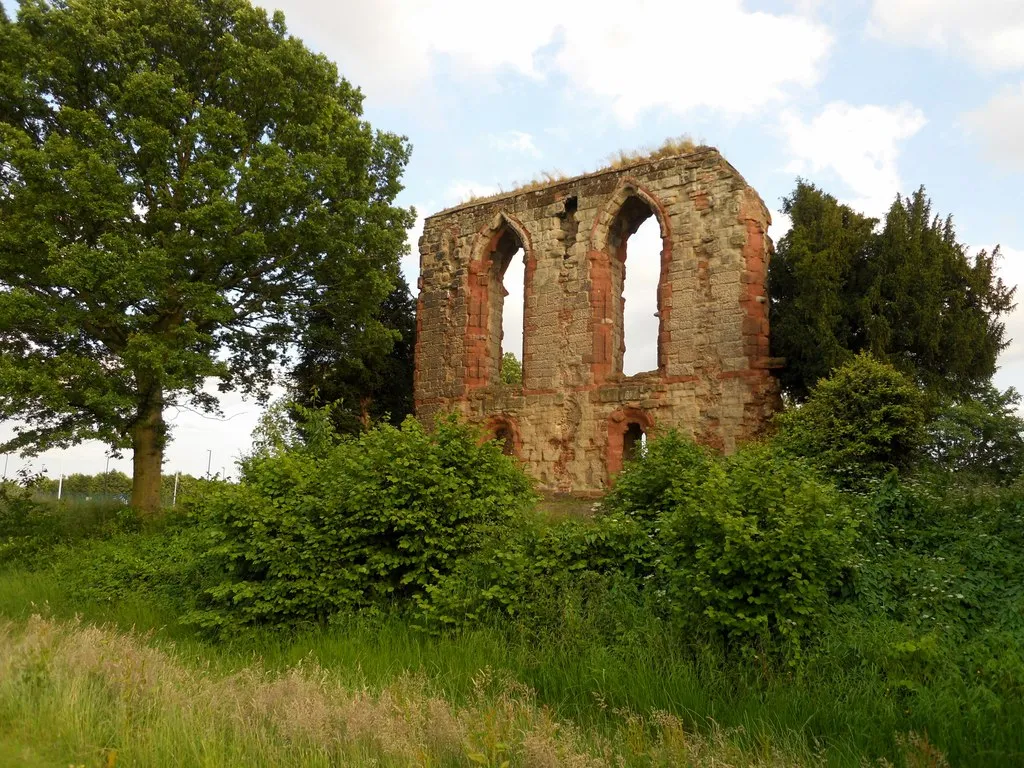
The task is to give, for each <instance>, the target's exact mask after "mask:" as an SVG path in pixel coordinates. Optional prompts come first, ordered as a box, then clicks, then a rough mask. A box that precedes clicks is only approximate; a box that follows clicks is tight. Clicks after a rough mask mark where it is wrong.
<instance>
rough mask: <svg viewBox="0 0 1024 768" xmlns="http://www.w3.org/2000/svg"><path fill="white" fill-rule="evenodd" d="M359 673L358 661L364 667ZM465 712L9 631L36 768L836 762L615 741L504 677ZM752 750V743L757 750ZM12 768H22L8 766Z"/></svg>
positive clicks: (647, 722)
mask: <svg viewBox="0 0 1024 768" xmlns="http://www.w3.org/2000/svg"><path fill="white" fill-rule="evenodd" d="M353 668H354V669H358V667H350V668H349V669H353ZM470 683H471V685H470V690H468V691H467V693H466V696H465V697H464V698H463V699H462V701H461V702H459V703H457V704H454V703H452V702H451V701H450V700H448V699H446V698H444V697H443V696H441V695H439V694H438V693H437V691H436V688H435V685H434V682H433V680H432V679H431V678H430V677H429V676H427V675H426V674H424V673H418V674H410V673H408V672H404V671H403V672H401V673H398V674H396V675H394V676H393V678H392V679H391V681H390V682H389V683H387V684H386V685H381V686H377V687H369V686H368V685H366V684H365V683H360V682H359V681H358V680H356V681H351V680H350V681H346V680H344V679H342V678H340V677H339V676H338V675H337V674H336V673H335V672H333V671H332V670H330V669H328V668H326V667H324V666H323V665H322V664H321V663H320V662H319V661H318V660H316V659H314V658H312V657H311V656H306V657H303V658H302V659H301V660H300V661H299V663H297V664H295V665H293V666H291V667H289V668H287V669H285V670H281V671H268V670H267V669H266V668H264V667H263V666H262V665H260V664H259V663H252V664H250V665H248V666H246V667H243V668H240V669H238V670H237V671H235V672H233V673H230V674H224V673H221V672H217V671H214V670H211V669H209V668H208V667H204V666H202V665H188V664H186V663H183V662H182V660H181V659H179V658H176V657H175V656H174V655H173V654H172V653H169V652H167V651H165V650H160V649H156V648H153V647H151V646H150V645H148V644H147V643H146V642H144V641H143V640H141V639H139V638H138V637H137V636H132V635H127V634H124V633H121V632H117V631H115V630H112V629H109V628H103V627H96V626H90V625H83V624H81V623H79V622H57V621H53V620H48V619H42V618H39V617H32V618H30V619H28V620H25V621H21V622H10V621H4V622H0V756H3V755H4V754H5V753H6V755H7V756H9V757H11V758H12V759H13V760H16V761H18V762H21V763H22V764H26V765H35V764H38V765H42V764H68V763H70V764H72V765H89V766H92V765H96V766H101V765H102V766H114V765H117V764H124V765H133V766H167V765H177V766H191V765H197V766H198V765H202V766H240V765H245V766H264V765H265V766H292V765H294V766H320V765H323V766H328V765H346V766H348V765H352V766H362V765H375V766H392V765H393V766H409V765H420V766H449V765H450V766H466V765H485V766H499V765H524V766H531V767H533V766H538V767H541V768H543V767H544V766H552V767H553V766H579V767H580V768H584V767H585V766H594V768H597V767H599V766H632V765H637V766H639V765H645V766H647V765H665V766H671V765H752V766H753V765H758V766H760V765H765V766H767V765H778V766H783V765H797V764H811V763H819V762H821V758H820V756H817V755H815V754H813V753H806V752H805V753H802V754H801V753H790V752H788V751H787V750H786V749H785V748H780V746H779V745H774V744H771V743H767V742H764V743H761V744H756V745H754V744H750V743H749V739H748V738H747V737H746V734H743V733H742V732H740V731H729V730H726V729H722V728H718V727H716V728H714V729H712V730H711V731H710V735H700V734H697V733H695V732H693V731H692V730H690V729H688V728H687V727H686V726H685V725H684V723H683V721H682V720H681V719H680V718H678V717H676V716H674V715H672V714H670V713H668V712H666V711H652V712H650V713H646V714H641V713H638V712H634V711H629V710H625V709H618V710H615V711H613V712H611V713H609V715H608V725H607V727H606V728H605V729H603V730H602V731H600V732H597V731H587V730H583V729H581V728H579V727H577V726H574V725H573V724H572V723H571V722H568V721H565V720H561V719H559V718H558V717H557V715H556V714H555V713H554V711H553V710H551V709H550V708H548V707H545V706H542V705H540V704H538V702H537V699H536V696H535V694H534V692H533V691H532V690H531V689H530V688H529V687H528V686H525V685H523V684H522V683H520V682H518V681H517V680H515V679H514V678H512V677H510V676H508V675H507V674H504V673H498V672H495V671H494V670H493V669H492V668H490V667H482V668H480V669H478V670H476V671H475V673H474V675H473V677H472V680H471V681H470ZM744 742H747V743H744ZM8 764H11V763H8Z"/></svg>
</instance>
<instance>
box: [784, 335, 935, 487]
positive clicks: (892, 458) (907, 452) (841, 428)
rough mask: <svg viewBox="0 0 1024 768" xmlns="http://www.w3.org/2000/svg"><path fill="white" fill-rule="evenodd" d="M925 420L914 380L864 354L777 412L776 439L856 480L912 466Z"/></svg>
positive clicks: (844, 479) (842, 476)
mask: <svg viewBox="0 0 1024 768" xmlns="http://www.w3.org/2000/svg"><path fill="white" fill-rule="evenodd" d="M923 422H924V400H923V397H922V395H921V392H920V390H919V389H918V388H917V387H916V386H915V385H914V383H913V382H912V381H910V380H909V379H908V378H907V377H906V376H904V375H903V374H901V373H900V372H899V371H897V370H896V369H895V368H893V367H892V366H891V365H888V364H886V363H882V362H879V361H878V360H875V359H874V358H873V357H871V356H870V355H868V354H860V355H858V356H857V357H855V358H853V359H852V360H851V361H850V362H848V363H846V364H845V365H843V366H842V367H841V368H839V369H838V370H837V371H836V372H835V373H834V374H833V375H832V376H831V377H830V378H828V379H822V380H821V381H819V382H818V383H817V385H816V386H815V387H814V388H813V389H812V390H811V393H810V396H809V397H808V399H807V402H806V403H804V404H803V405H802V406H799V407H795V408H791V409H790V410H788V411H786V412H785V413H783V414H781V415H780V416H778V417H777V418H776V423H777V425H778V434H777V436H776V444H777V445H779V446H781V447H784V448H785V449H787V450H789V451H792V452H793V453H796V454H797V455H799V456H804V457H806V458H807V459H808V460H810V461H812V462H814V463H815V464H817V465H818V466H820V467H821V468H823V469H824V470H825V471H826V472H828V473H830V474H831V475H833V476H834V477H836V478H837V480H838V481H839V482H841V483H842V484H844V485H855V484H857V483H859V482H862V481H864V480H865V479H868V478H879V477H882V476H884V475H885V474H886V473H887V472H889V471H891V470H893V469H897V470H903V469H906V468H908V467H909V466H910V465H911V464H912V462H913V460H914V459H915V458H916V457H917V455H918V450H919V447H920V445H921V443H922V440H923V432H922V424H923Z"/></svg>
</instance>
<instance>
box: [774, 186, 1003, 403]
mask: <svg viewBox="0 0 1024 768" xmlns="http://www.w3.org/2000/svg"><path fill="white" fill-rule="evenodd" d="M783 210H784V211H785V213H787V214H788V215H789V216H790V217H791V218H792V221H793V226H792V229H790V231H789V232H788V233H787V234H786V235H785V236H784V237H783V238H782V239H781V240H780V242H779V244H778V250H777V252H776V254H775V257H774V258H773V260H772V264H771V269H770V272H769V291H770V295H771V300H772V304H771V322H772V349H773V353H774V354H775V355H778V356H780V357H784V358H786V367H785V369H784V370H783V371H781V373H780V379H781V382H782V385H783V390H784V391H785V392H786V394H788V395H789V396H790V397H792V398H794V399H796V400H803V399H804V398H806V396H807V394H808V392H809V391H810V388H811V387H812V386H813V385H814V384H815V383H816V382H817V381H818V380H819V379H821V378H824V377H826V376H828V375H829V374H830V372H831V371H833V370H835V369H836V368H837V367H839V366H840V365H842V364H844V363H845V362H847V361H848V360H850V359H851V358H852V357H853V356H854V355H856V354H857V353H859V352H862V351H869V352H871V354H872V355H874V356H875V357H876V358H877V359H879V360H884V361H886V362H889V363H891V364H893V365H895V366H896V367H897V368H899V369H900V370H902V371H903V372H904V373H906V374H907V375H909V376H911V377H912V378H913V379H914V380H915V381H916V382H917V383H918V384H919V385H920V386H923V387H924V388H925V389H926V391H928V392H929V393H930V394H931V396H932V397H931V398H930V399H931V400H932V401H933V402H934V401H937V400H938V399H940V398H953V399H964V398H969V397H971V396H972V395H973V394H974V393H977V392H979V391H981V390H982V389H983V388H984V387H985V386H986V385H987V384H988V383H989V381H990V380H991V378H992V375H993V373H995V369H996V358H997V357H998V355H999V352H1000V351H1001V350H1003V349H1004V348H1005V347H1006V345H1007V344H1008V343H1009V342H1008V340H1007V339H1005V338H1004V336H1005V326H1004V324H1003V322H1002V320H1001V318H1002V316H1003V315H1005V314H1006V313H1007V312H1009V311H1010V310H1011V309H1012V308H1013V306H1014V305H1013V295H1014V291H1015V289H1014V288H1010V287H1008V286H1006V285H1004V284H1003V282H1002V281H1001V280H1000V279H999V278H998V277H997V276H996V274H995V263H996V260H997V259H998V256H999V249H998V247H997V248H996V249H994V250H993V251H992V253H988V252H986V251H980V252H978V253H977V254H976V255H974V256H973V257H972V256H970V255H969V254H968V253H967V249H966V247H965V246H963V245H962V244H961V243H959V242H958V241H957V239H956V232H955V230H954V227H953V221H952V217H947V218H945V219H942V218H940V217H938V216H933V215H932V211H931V202H930V201H929V199H928V198H927V196H926V195H925V191H924V188H923V187H922V188H921V189H918V190H917V192H915V193H914V194H913V195H912V196H911V197H907V198H904V197H897V199H896V200H895V201H894V202H893V204H892V206H891V208H890V209H889V212H888V214H887V215H886V217H885V221H884V223H883V225H882V228H881V230H880V231H876V225H877V223H878V222H877V221H876V220H874V219H870V218H867V217H865V216H862V215H860V214H858V213H857V212H855V211H853V210H852V209H851V208H849V207H848V206H845V205H841V204H840V203H838V202H837V201H836V199H835V198H834V197H832V196H831V195H828V194H825V193H824V192H822V191H821V190H819V189H818V188H816V187H815V186H814V185H812V184H808V183H806V182H803V181H799V182H798V183H797V187H796V190H795V191H794V193H793V194H792V196H790V197H788V198H785V200H784V201H783Z"/></svg>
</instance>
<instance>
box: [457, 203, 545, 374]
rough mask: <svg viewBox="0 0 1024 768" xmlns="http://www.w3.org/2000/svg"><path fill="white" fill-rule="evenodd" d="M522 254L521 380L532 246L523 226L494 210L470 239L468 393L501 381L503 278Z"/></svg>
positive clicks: (532, 264) (530, 283)
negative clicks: (488, 220) (490, 217)
mask: <svg viewBox="0 0 1024 768" xmlns="http://www.w3.org/2000/svg"><path fill="white" fill-rule="evenodd" d="M520 250H522V253H523V262H524V270H525V274H524V278H523V286H524V297H523V298H524V311H523V326H524V327H523V349H524V355H523V360H522V361H521V362H522V364H523V376H524V380H525V376H526V368H527V360H526V354H525V349H526V338H527V335H526V325H527V317H526V305H527V304H528V302H527V301H526V299H527V298H528V297H529V295H530V293H531V291H532V276H533V271H534V269H535V268H536V260H535V258H534V255H533V253H534V251H533V242H532V240H531V238H530V233H529V231H528V230H527V229H526V227H524V226H523V224H522V222H521V221H519V220H518V219H517V218H515V217H514V216H512V215H511V214H508V213H506V212H505V211H499V212H498V213H496V214H495V215H494V217H493V218H492V219H491V220H490V222H488V224H487V225H485V226H484V227H483V228H481V229H480V230H479V231H478V232H477V233H476V235H474V239H473V243H472V246H471V251H470V253H471V256H470V261H469V264H468V273H467V279H468V281H469V284H468V291H467V298H468V300H467V313H468V318H467V322H466V336H465V349H466V379H465V380H466V386H467V388H470V389H473V388H477V387H485V386H489V385H491V384H496V383H498V382H499V381H500V373H501V356H502V315H503V311H504V305H505V295H506V293H507V292H506V291H505V287H504V283H503V279H504V276H505V272H506V270H507V269H508V268H509V267H510V265H511V264H512V260H513V257H514V256H515V255H516V254H517V253H519V251H520Z"/></svg>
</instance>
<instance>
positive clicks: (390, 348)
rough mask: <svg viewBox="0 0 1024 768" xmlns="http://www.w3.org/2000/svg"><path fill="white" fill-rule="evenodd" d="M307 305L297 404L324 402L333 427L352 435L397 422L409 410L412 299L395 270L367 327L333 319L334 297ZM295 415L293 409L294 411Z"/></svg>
mask: <svg viewBox="0 0 1024 768" xmlns="http://www.w3.org/2000/svg"><path fill="white" fill-rule="evenodd" d="M333 285H334V283H333V282H332V283H331V284H328V285H326V286H325V288H324V293H325V299H324V300H323V301H321V302H319V303H318V304H317V305H315V306H313V307H312V308H311V312H310V320H309V322H308V323H307V324H306V332H305V334H304V335H303V338H302V343H301V347H302V351H301V355H300V360H299V363H298V365H296V367H295V370H294V371H293V372H292V382H293V385H294V389H295V396H296V400H297V402H298V403H300V404H302V405H304V406H307V407H314V406H316V405H325V404H330V405H331V406H332V408H331V415H332V419H333V422H334V427H335V428H336V429H337V430H338V431H339V432H342V433H346V434H352V433H356V432H359V431H362V430H364V429H367V428H368V427H369V426H370V425H371V424H373V423H375V422H378V421H381V420H384V419H387V420H388V421H390V422H391V423H392V424H394V425H396V426H397V425H400V424H401V423H402V421H403V420H404V419H405V417H406V416H408V415H409V414H410V413H412V410H413V391H412V384H413V352H414V350H415V347H416V301H415V299H413V297H412V294H411V293H410V292H409V285H408V283H406V282H405V280H404V279H403V278H402V276H401V275H398V276H397V277H396V278H395V287H394V289H393V290H392V291H391V293H390V294H389V295H388V297H387V298H386V299H385V300H384V302H383V303H382V304H381V305H380V308H379V310H378V311H377V314H376V316H375V321H376V322H375V324H374V327H373V329H372V331H367V330H366V329H358V328H354V327H352V326H351V325H348V324H345V323H341V322H338V321H337V318H336V317H335V312H334V309H335V308H336V307H338V304H337V302H335V301H331V300H330V299H329V296H330V294H331V292H332V291H333V290H334V289H333ZM295 415H296V416H299V414H295Z"/></svg>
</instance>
